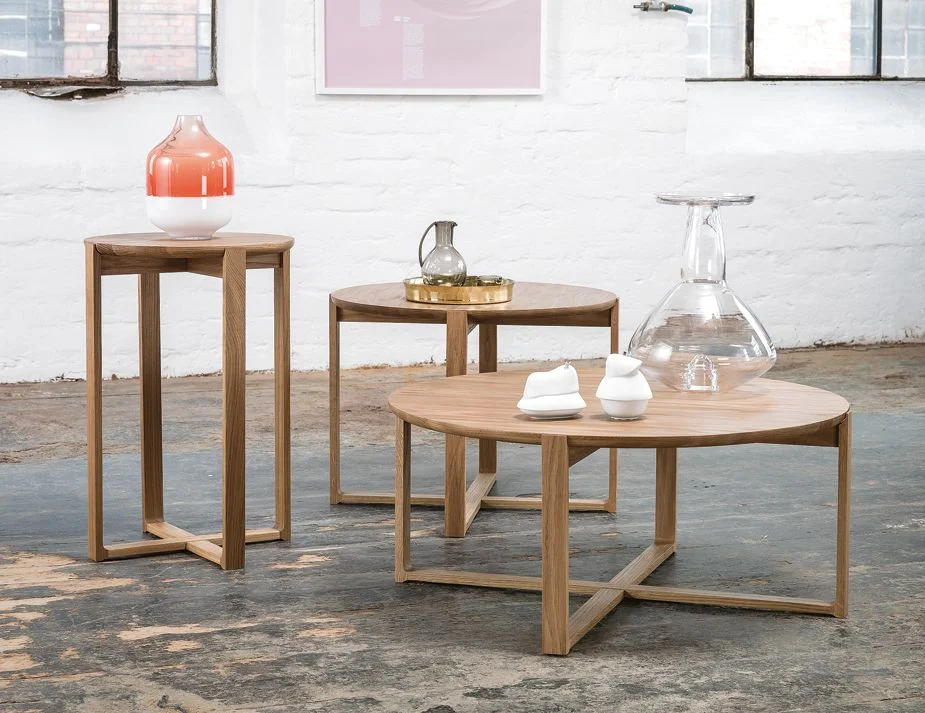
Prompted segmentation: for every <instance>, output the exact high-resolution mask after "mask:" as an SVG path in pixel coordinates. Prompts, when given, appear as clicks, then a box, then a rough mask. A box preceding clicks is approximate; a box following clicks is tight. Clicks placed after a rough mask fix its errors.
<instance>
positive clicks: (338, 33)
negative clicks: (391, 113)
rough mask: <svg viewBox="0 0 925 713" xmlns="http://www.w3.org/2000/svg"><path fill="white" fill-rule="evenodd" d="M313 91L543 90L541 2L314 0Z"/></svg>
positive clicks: (543, 16)
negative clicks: (315, 15) (315, 64)
mask: <svg viewBox="0 0 925 713" xmlns="http://www.w3.org/2000/svg"><path fill="white" fill-rule="evenodd" d="M315 6H316V8H317V17H316V28H317V34H316V39H317V41H316V47H315V54H316V57H317V70H318V71H317V83H316V88H317V89H316V91H317V92H318V93H319V94H542V93H543V90H544V87H545V76H544V75H545V69H546V62H545V44H546V40H545V35H546V0H316V2H315Z"/></svg>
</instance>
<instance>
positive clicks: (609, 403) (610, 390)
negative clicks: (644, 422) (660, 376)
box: [595, 354, 652, 420]
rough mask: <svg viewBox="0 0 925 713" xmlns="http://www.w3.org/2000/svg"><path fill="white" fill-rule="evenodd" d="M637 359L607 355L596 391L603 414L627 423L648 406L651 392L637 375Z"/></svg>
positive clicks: (640, 414) (638, 374)
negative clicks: (602, 375) (601, 377)
mask: <svg viewBox="0 0 925 713" xmlns="http://www.w3.org/2000/svg"><path fill="white" fill-rule="evenodd" d="M641 366H642V362H641V361H639V359H633V358H632V357H628V356H624V355H622V354H611V355H610V356H609V357H607V365H606V366H605V367H604V378H603V379H601V383H600V384H599V385H598V387H597V393H596V394H595V395H596V396H597V398H599V399H600V400H601V406H602V408H603V409H604V412H605V413H606V414H607V415H608V416H610V417H611V418H615V419H620V420H629V419H634V418H639V417H640V416H642V414H643V413H644V412H645V410H646V407H647V406H648V405H649V399H651V398H652V389H651V388H649V382H648V381H646V377H645V376H643V375H642V372H641V371H639V367H641Z"/></svg>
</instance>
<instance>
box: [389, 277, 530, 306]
mask: <svg viewBox="0 0 925 713" xmlns="http://www.w3.org/2000/svg"><path fill="white" fill-rule="evenodd" d="M513 296H514V281H513V280H508V279H507V278H505V279H503V280H501V283H500V284H494V283H493V284H481V283H480V282H479V278H478V277H469V278H467V279H466V284H465V285H459V286H457V285H425V284H424V278H423V277H410V278H408V279H407V280H405V299H406V300H408V301H409V302H429V303H431V304H445V305H490V304H499V303H501V302H510V301H511V298H512V297H513Z"/></svg>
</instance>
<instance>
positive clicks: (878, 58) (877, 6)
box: [874, 0, 883, 79]
mask: <svg viewBox="0 0 925 713" xmlns="http://www.w3.org/2000/svg"><path fill="white" fill-rule="evenodd" d="M874 44H875V45H876V46H875V51H876V54H875V55H874V76H875V77H876V78H877V79H880V78H882V77H883V0H874Z"/></svg>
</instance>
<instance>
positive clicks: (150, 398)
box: [84, 233, 294, 569]
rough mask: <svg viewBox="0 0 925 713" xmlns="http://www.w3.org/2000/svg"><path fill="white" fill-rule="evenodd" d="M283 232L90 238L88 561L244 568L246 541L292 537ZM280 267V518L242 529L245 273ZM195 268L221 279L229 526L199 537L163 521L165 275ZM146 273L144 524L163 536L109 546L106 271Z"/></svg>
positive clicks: (141, 293)
mask: <svg viewBox="0 0 925 713" xmlns="http://www.w3.org/2000/svg"><path fill="white" fill-rule="evenodd" d="M293 242H294V241H293V239H292V238H290V237H287V236H284V235H262V234H252V233H224V234H222V233H220V234H218V235H217V236H216V237H214V238H212V239H210V240H202V241H179V240H170V239H166V238H165V237H164V235H163V233H134V234H126V235H103V236H99V237H93V238H88V239H87V240H85V241H84V243H85V247H86V263H87V277H86V280H87V487H88V495H89V532H88V540H89V542H88V545H89V547H88V549H89V556H90V559H92V560H94V561H97V562H100V561H103V560H108V559H117V558H125V557H137V556H141V555H154V554H161V553H166V552H179V551H183V550H186V551H188V552H192V553H193V554H196V555H199V556H200V557H204V558H205V559H207V560H210V561H212V562H215V563H216V564H219V565H221V567H222V569H241V568H242V567H243V566H244V545H245V543H251V542H270V541H273V540H288V539H289V536H290V471H291V453H290V451H291V448H290V411H289V250H290V248H291V247H292V245H293ZM258 268H272V269H273V270H274V273H275V279H274V366H275V372H276V374H275V399H276V403H275V422H276V473H275V476H276V522H275V525H274V526H273V527H272V528H261V529H256V530H248V531H245V528H244V422H245V417H244V363H245V339H244V325H245V319H244V309H245V286H246V271H247V270H250V269H258ZM164 272H192V273H196V274H199V275H208V276H210V277H218V278H219V279H221V280H222V335H223V336H222V531H221V532H220V533H214V534H207V535H196V534H193V533H191V532H188V531H186V530H183V529H181V528H179V527H177V526H175V525H172V524H170V523H169V522H167V521H165V520H164V475H163V442H162V432H161V338H160V333H161V325H160V274H161V273H164ZM104 275H138V331H139V354H140V360H139V361H140V373H141V379H140V381H141V515H142V530H143V531H144V532H147V533H150V534H152V535H154V536H155V537H157V538H160V539H156V540H141V541H139V542H131V543H125V544H103V401H102V339H101V301H102V298H101V282H102V280H101V278H102V276H104Z"/></svg>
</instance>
